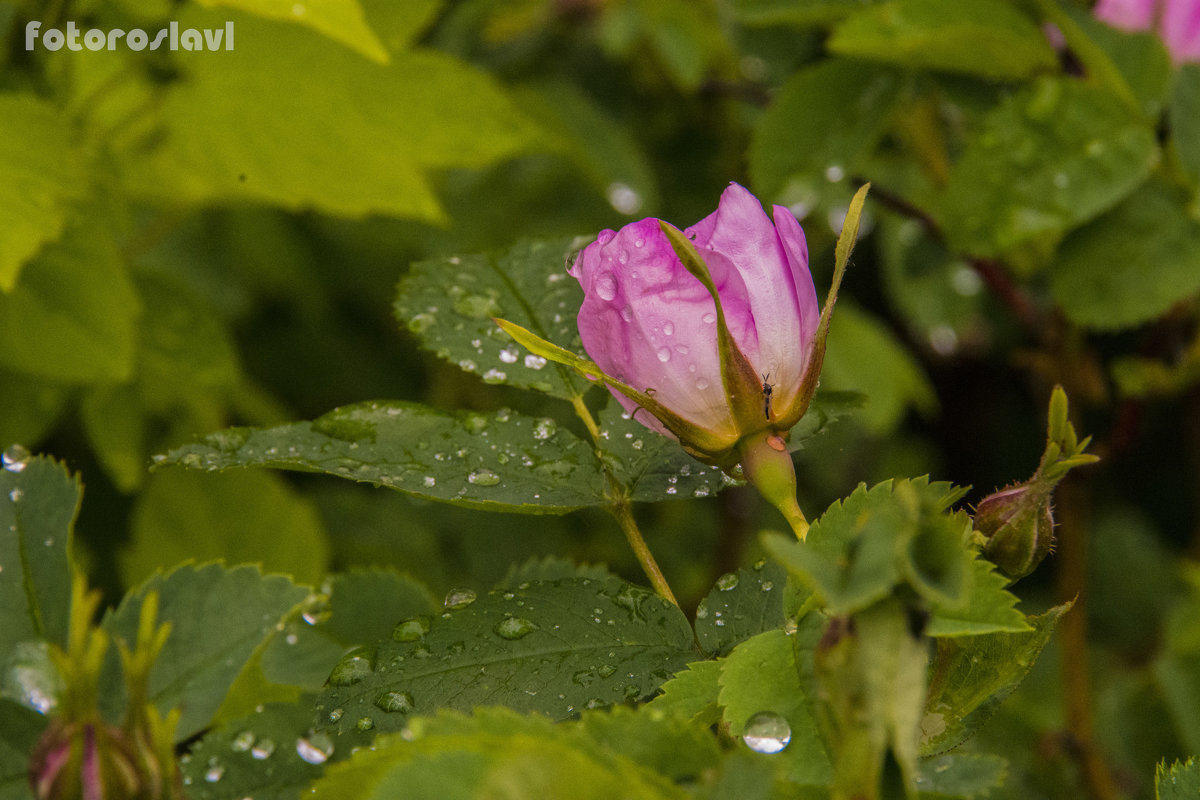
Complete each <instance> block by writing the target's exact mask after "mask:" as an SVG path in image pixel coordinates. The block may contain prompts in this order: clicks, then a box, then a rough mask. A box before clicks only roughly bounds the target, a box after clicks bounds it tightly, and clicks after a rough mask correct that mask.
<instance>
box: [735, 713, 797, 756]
mask: <svg viewBox="0 0 1200 800" xmlns="http://www.w3.org/2000/svg"><path fill="white" fill-rule="evenodd" d="M742 741H744V742H745V743H746V746H747V747H749V748H750V749H751V750H753V751H754V752H756V753H767V754H770V753H778V752H780V751H781V750H783V749H784V748H785V747H787V746H788V744H789V743H790V742H791V741H792V728H791V726H789V725H788V723H787V720H786V719H784V718H783V717H781V716H780V715H779V714H776V713H775V712H774V711H760V712H758V713H757V714H755V715H754V716H752V717H750V719H748V720H747V721H746V730H745V732H744V733H743V734H742Z"/></svg>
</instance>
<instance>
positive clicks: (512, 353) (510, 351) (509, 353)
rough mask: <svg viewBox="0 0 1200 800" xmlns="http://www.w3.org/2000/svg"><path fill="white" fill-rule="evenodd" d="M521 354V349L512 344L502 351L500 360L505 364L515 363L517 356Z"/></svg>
mask: <svg viewBox="0 0 1200 800" xmlns="http://www.w3.org/2000/svg"><path fill="white" fill-rule="evenodd" d="M520 355H521V351H520V350H518V349H517V348H515V347H513V346H512V345H511V344H510V345H509V346H508V347H506V348H504V349H503V350H501V351H500V360H501V361H503V362H504V363H505V364H515V363H516V361H517V357H518V356H520Z"/></svg>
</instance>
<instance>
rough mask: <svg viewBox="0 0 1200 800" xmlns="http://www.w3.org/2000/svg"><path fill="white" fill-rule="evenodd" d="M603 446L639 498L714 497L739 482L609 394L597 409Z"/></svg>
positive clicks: (615, 471) (615, 470)
mask: <svg viewBox="0 0 1200 800" xmlns="http://www.w3.org/2000/svg"><path fill="white" fill-rule="evenodd" d="M596 424H597V425H599V427H600V441H599V444H598V448H599V451H600V454H601V458H604V459H605V461H606V463H607V464H608V467H609V469H610V470H612V473H613V476H614V477H616V479H617V481H618V482H619V483H620V484H621V485H622V486H624V487H626V488H627V489H628V490H629V494H630V496H631V498H632V499H633V500H635V501H638V502H648V503H653V502H657V501H660V500H670V499H672V498H685V497H711V496H713V495H715V494H717V493H718V492H720V491H721V490H722V489H725V488H727V487H729V486H732V485H734V484H733V481H732V480H731V479H730V478H728V477H727V476H726V475H725V473H724V472H722V471H721V470H720V469H719V468H717V467H711V466H709V465H707V464H702V463H700V462H699V461H697V460H696V459H694V458H692V457H691V456H689V455H688V454H687V453H685V452H684V451H683V448H682V447H680V446H679V442H677V441H675V440H674V439H670V438H668V437H666V436H663V435H662V434H660V433H657V432H656V431H652V430H650V429H649V428H647V427H646V426H645V425H643V424H642V423H640V422H638V421H637V420H635V419H633V418H632V417H631V415H630V414H629V412H627V411H626V410H625V409H624V408H623V407H622V406H621V404H620V403H618V402H617V401H616V399H614V398H613V397H611V396H610V397H608V398H607V400H606V401H605V405H604V408H602V409H601V410H600V413H599V414H598V415H597V418H596Z"/></svg>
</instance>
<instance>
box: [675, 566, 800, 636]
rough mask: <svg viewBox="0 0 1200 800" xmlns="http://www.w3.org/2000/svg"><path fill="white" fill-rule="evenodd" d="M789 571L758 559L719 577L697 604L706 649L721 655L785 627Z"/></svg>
mask: <svg viewBox="0 0 1200 800" xmlns="http://www.w3.org/2000/svg"><path fill="white" fill-rule="evenodd" d="M786 584H787V571H786V570H784V568H783V567H781V566H780V565H779V564H776V563H775V562H769V563H768V562H759V563H758V564H756V565H755V566H754V568H753V569H746V568H744V567H743V568H742V569H739V570H738V571H737V572H730V573H727V574H725V575H722V576H721V577H720V578H718V579H717V584H716V586H714V587H713V588H712V590H711V591H709V593H708V595H707V596H706V597H705V598H704V599H703V600H701V601H700V605H699V606H697V607H696V638H697V639H698V640H699V642H700V646H701V647H703V648H704V649H705V651H707V652H709V653H712V654H714V655H722V654H724V653H726V652H728V651H729V650H731V649H732V648H733V646H734V645H736V644H738V643H739V642H741V641H743V640H745V639H749V638H750V637H751V636H755V635H757V634H760V633H762V632H764V631H769V630H772V629H774V628H779V627H782V626H783V623H784V615H783V595H784V587H785V585H786Z"/></svg>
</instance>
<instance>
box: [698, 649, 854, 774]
mask: <svg viewBox="0 0 1200 800" xmlns="http://www.w3.org/2000/svg"><path fill="white" fill-rule="evenodd" d="M803 630H804V633H803V634H800V633H796V634H793V636H798V635H804V636H810V635H811V634H812V633H814V632H817V631H816V629H809V628H805V629H803ZM815 643H816V642H815V639H814V640H813V642H812V643H811V644H812V645H814V646H815ZM719 663H721V664H722V668H721V695H720V702H721V705H722V706H723V707H724V718H725V722H726V723H727V724H728V725H729V732H730V733H731V734H733V735H734V736H741V735H742V734H743V732H744V731H745V728H746V723H747V722H748V721H749V720H750V718H751V717H752V716H754V715H755V714H758V713H759V712H764V711H765V712H771V713H774V714H778V715H779V716H781V717H783V719H784V720H786V722H787V725H788V727H789V728H790V730H791V741H790V742H789V743H788V745H787V746H786V747H785V748H784V749H783V750H782V751H781V752H779V753H777V754H773V755H763V756H760V757H761V758H772V759H777V760H780V761H785V762H786V763H787V776H788V778H789V780H791V781H793V782H795V783H800V784H826V783H828V781H829V779H830V777H831V775H832V771H831V767H830V762H829V755H828V753H827V752H826V749H825V743H824V741H823V740H822V738H821V735H820V732H819V731H818V730H817V722H816V719H815V718H814V717H813V712H812V702H813V699H814V697H815V691H816V687H815V685H813V684H812V683H810V682H803V681H801V679H800V675H801V673H800V671H799V667H798V666H797V663H796V656H795V654H794V652H793V641H792V638H791V637H789V636H788V634H786V633H785V632H784V631H782V630H774V631H767V632H765V633H760V634H759V635H758V636H755V637H754V638H752V639H747V640H746V641H744V642H742V643H741V644H739V645H738V646H737V647H735V648H734V649H733V652H731V653H730V654H729V655H728V656H726V657H725V658H724V659H722V660H721V661H720V662H719Z"/></svg>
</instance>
